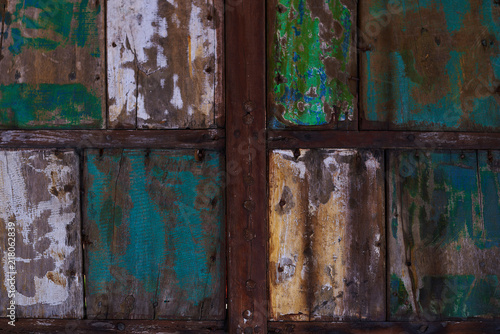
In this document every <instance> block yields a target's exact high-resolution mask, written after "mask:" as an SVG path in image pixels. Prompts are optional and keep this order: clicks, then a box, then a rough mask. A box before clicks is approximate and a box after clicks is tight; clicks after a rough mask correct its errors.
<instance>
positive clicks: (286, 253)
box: [269, 150, 385, 321]
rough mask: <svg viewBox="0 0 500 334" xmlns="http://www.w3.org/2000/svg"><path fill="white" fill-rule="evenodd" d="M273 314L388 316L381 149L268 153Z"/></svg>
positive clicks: (294, 317)
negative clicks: (386, 307) (386, 311)
mask: <svg viewBox="0 0 500 334" xmlns="http://www.w3.org/2000/svg"><path fill="white" fill-rule="evenodd" d="M269 188H270V191H269V195H270V200H269V215H270V216H269V217H270V218H269V219H270V221H269V226H270V236H269V242H270V244H269V287H270V318H271V319H273V320H294V321H311V320H318V321H338V320H359V319H363V320H375V321H382V320H384V319H385V228H384V225H385V223H384V221H385V212H384V211H385V207H384V205H383V203H384V196H385V195H384V189H385V183H384V158H383V154H382V152H381V151H373V152H369V151H356V150H300V151H295V153H293V152H292V151H279V150H277V151H273V152H272V153H271V155H270V165H269Z"/></svg>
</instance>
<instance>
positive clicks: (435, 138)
mask: <svg viewBox="0 0 500 334" xmlns="http://www.w3.org/2000/svg"><path fill="white" fill-rule="evenodd" d="M267 138H268V140H269V142H268V147H269V148H270V149H291V148H376V149H405V148H408V149H411V148H413V149H455V148H457V147H460V148H463V149H485V150H488V149H497V148H498V147H500V133H481V132H416V131H307V130H303V131H287V130H274V131H268V132H267Z"/></svg>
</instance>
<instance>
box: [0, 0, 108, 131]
mask: <svg viewBox="0 0 500 334" xmlns="http://www.w3.org/2000/svg"><path fill="white" fill-rule="evenodd" d="M4 3H5V4H6V8H5V11H4V10H3V8H0V13H1V14H2V15H1V16H2V17H1V18H0V19H2V32H3V34H2V36H3V39H2V43H1V47H0V73H2V75H1V76H0V128H2V129H6V128H9V129H12V128H25V129H33V128H57V129H64V128H68V129H69V128H102V127H104V125H105V124H104V122H105V116H104V115H105V103H104V84H105V78H104V64H103V58H104V57H102V52H104V36H103V35H102V34H101V32H102V31H103V20H104V15H103V9H102V7H101V5H100V3H99V1H95V0H90V1H89V0H44V1H34V0H29V1H21V0H10V1H5V2H2V3H1V5H0V6H2V7H3V5H4Z"/></svg>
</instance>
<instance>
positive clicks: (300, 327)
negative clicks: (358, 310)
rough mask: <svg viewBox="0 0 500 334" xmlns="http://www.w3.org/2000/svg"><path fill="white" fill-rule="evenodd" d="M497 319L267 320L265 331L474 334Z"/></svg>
mask: <svg viewBox="0 0 500 334" xmlns="http://www.w3.org/2000/svg"><path fill="white" fill-rule="evenodd" d="M499 328H500V322H498V321H497V322H480V321H476V322H471V321H469V322H467V321H462V322H340V323H339V322H336V323H328V322H324V323H318V322H315V323H314V322H312V323H311V322H269V333H281V334H286V333H316V334H333V333H335V334H422V333H425V334H478V333H495V332H496V331H498V329H499Z"/></svg>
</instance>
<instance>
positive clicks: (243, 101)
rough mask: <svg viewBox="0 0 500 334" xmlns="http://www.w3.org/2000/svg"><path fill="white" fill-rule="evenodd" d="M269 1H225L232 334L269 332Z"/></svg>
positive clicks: (229, 288)
mask: <svg viewBox="0 0 500 334" xmlns="http://www.w3.org/2000/svg"><path fill="white" fill-rule="evenodd" d="M265 14H266V12H265V1H264V0H252V1H230V2H229V3H226V27H227V29H226V52H227V53H226V59H227V61H226V109H227V110H230V112H228V113H227V119H226V124H227V133H228V134H229V137H228V138H227V146H226V154H227V159H226V161H227V165H226V166H227V172H228V173H227V175H228V179H227V184H228V186H227V208H228V211H227V224H228V246H229V249H228V266H229V267H228V299H229V300H228V304H229V315H228V316H229V332H230V333H267V329H266V322H267V287H266V277H267V273H266V259H267V256H266V244H267V223H266V218H267V203H266V200H265V198H266V150H265V132H264V131H265V130H264V129H265V124H266V120H265V118H266V116H265V115H266V113H265V102H266V101H265V96H266V92H265V87H266V85H265Z"/></svg>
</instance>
